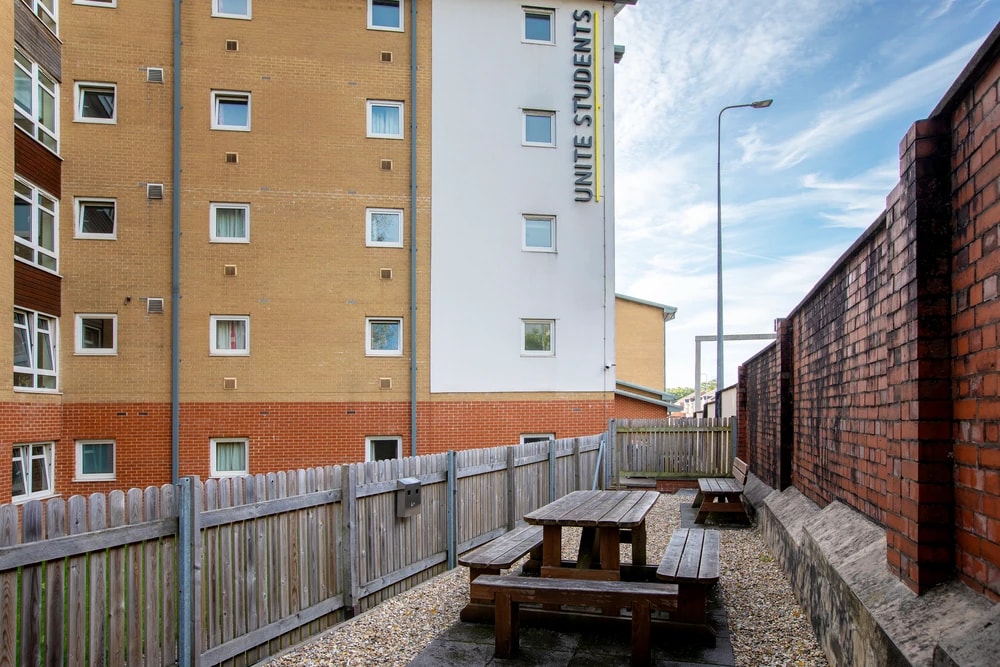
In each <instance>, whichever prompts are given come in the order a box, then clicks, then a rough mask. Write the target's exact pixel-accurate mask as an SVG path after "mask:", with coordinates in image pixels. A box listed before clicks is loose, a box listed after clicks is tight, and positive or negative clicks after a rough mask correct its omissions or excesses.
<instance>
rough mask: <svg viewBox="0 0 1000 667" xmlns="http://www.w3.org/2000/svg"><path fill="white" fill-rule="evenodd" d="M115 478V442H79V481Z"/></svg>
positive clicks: (77, 471)
mask: <svg viewBox="0 0 1000 667" xmlns="http://www.w3.org/2000/svg"><path fill="white" fill-rule="evenodd" d="M114 478H115V441H114V440H77V441H76V477H75V479H76V480H77V481H81V482H82V481H97V480H108V479H114Z"/></svg>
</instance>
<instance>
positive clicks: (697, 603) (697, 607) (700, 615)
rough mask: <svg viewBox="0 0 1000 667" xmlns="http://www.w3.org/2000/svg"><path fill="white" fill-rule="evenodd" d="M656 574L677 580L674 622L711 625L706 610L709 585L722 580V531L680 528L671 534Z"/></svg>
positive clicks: (672, 615) (672, 580) (703, 626)
mask: <svg viewBox="0 0 1000 667" xmlns="http://www.w3.org/2000/svg"><path fill="white" fill-rule="evenodd" d="M656 578H657V579H659V580H660V581H665V582H668V583H672V584H677V595H678V605H677V611H676V612H675V613H673V614H671V616H670V618H671V621H672V622H677V623H683V624H692V625H694V626H697V628H695V629H697V630H699V631H700V630H702V629H708V630H709V633H710V634H711V635H712V638H713V640H714V636H715V635H714V633H713V632H711V629H710V628H708V625H707V617H706V613H705V609H706V602H707V597H708V596H707V593H708V589H709V588H710V587H711V586H713V585H714V584H715V583H716V582H718V581H719V531H717V530H705V529H704V528H679V529H677V530H675V531H674V532H673V533H672V534H671V536H670V544H668V545H667V550H666V551H665V552H664V554H663V560H662V561H660V566H659V567H658V568H656Z"/></svg>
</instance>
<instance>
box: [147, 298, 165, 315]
mask: <svg viewBox="0 0 1000 667" xmlns="http://www.w3.org/2000/svg"><path fill="white" fill-rule="evenodd" d="M146 312H147V313H149V314H153V313H162V312H163V298H162V297H153V296H151V297H149V298H147V299H146Z"/></svg>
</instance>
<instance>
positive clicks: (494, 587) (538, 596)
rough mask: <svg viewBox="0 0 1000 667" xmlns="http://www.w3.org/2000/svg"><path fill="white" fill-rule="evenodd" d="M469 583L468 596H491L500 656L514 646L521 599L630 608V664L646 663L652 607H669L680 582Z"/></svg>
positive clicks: (490, 579) (497, 579) (508, 579)
mask: <svg viewBox="0 0 1000 667" xmlns="http://www.w3.org/2000/svg"><path fill="white" fill-rule="evenodd" d="M470 587H471V588H470V591H471V595H472V596H474V597H476V598H482V599H492V600H493V602H494V610H495V611H494V613H495V617H494V625H495V629H494V633H495V647H496V648H495V651H496V657H498V658H509V657H511V656H512V655H513V654H514V653H516V652H517V649H518V642H519V631H520V605H521V603H536V604H541V605H571V606H580V607H597V608H603V609H622V608H628V609H631V610H632V620H631V623H632V664H633V665H648V664H649V662H650V615H651V613H652V611H653V610H660V611H670V612H673V611H675V610H676V609H677V607H678V600H677V591H678V587H677V586H675V585H672V584H660V583H648V582H630V581H595V580H590V579H560V578H551V579H550V578H545V577H541V578H538V577H518V576H512V575H508V576H498V575H481V576H479V577H477V578H476V579H475V581H473V582H472V583H471V584H470Z"/></svg>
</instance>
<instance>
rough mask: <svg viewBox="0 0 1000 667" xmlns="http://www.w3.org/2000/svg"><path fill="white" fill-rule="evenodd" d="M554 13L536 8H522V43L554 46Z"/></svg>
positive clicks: (550, 10)
mask: <svg viewBox="0 0 1000 667" xmlns="http://www.w3.org/2000/svg"><path fill="white" fill-rule="evenodd" d="M554 17H555V11H554V10H552V9H540V8H538V7H525V8H524V41H526V42H533V43H537V44H555V38H554V37H553V35H552V24H553V22H554V21H553V19H554Z"/></svg>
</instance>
